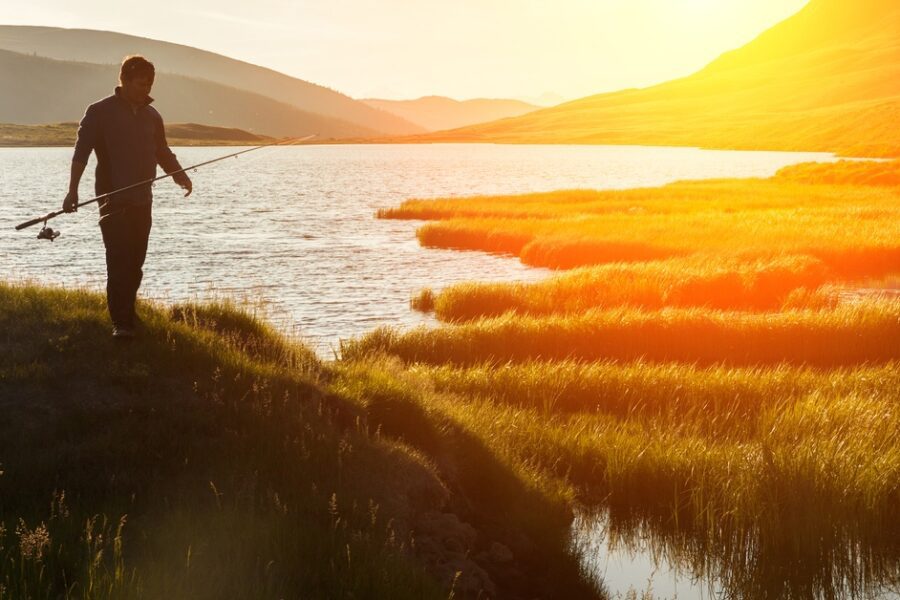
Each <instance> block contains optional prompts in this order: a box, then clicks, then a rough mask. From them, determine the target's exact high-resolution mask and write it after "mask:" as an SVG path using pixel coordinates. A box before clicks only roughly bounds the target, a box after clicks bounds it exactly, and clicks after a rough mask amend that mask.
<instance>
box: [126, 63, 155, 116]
mask: <svg viewBox="0 0 900 600" xmlns="http://www.w3.org/2000/svg"><path fill="white" fill-rule="evenodd" d="M154 77H156V69H155V68H154V67H153V63H152V62H150V61H149V60H147V59H146V58H144V57H143V56H126V57H125V59H124V60H123V61H122V68H121V69H120V70H119V83H121V84H122V95H123V96H124V97H125V99H126V100H127V101H128V102H130V103H131V104H135V105H140V104H146V103H147V96H149V95H150V88H152V87H153V79H154Z"/></svg>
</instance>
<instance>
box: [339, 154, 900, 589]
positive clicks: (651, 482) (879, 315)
mask: <svg viewBox="0 0 900 600" xmlns="http://www.w3.org/2000/svg"><path fill="white" fill-rule="evenodd" d="M898 165H900V161H894V162H888V163H871V162H869V163H861V162H841V163H837V164H834V165H815V164H809V165H798V166H794V167H789V168H787V169H784V170H782V171H781V172H779V173H778V174H777V175H776V176H775V177H773V178H770V179H767V180H761V179H754V180H720V181H709V182H679V183H675V184H672V185H668V186H664V187H660V188H652V189H640V190H625V191H601V192H593V191H584V190H574V191H559V192H551V193H544V194H529V195H519V196H500V197H473V198H451V199H438V200H435V201H425V200H409V201H406V202H404V203H403V204H402V205H401V206H399V207H397V208H394V209H389V210H385V211H381V213H380V214H379V216H380V217H382V218H403V219H426V220H429V221H431V222H429V223H427V224H425V225H423V226H422V227H421V228H420V229H419V232H418V236H419V239H420V242H421V243H422V244H423V245H425V246H438V247H447V248H457V249H464V250H473V249H477V250H486V251H491V252H500V253H506V254H509V255H513V256H518V257H519V258H520V259H521V260H522V262H524V263H526V264H532V265H540V266H549V267H552V268H556V269H559V270H560V271H561V272H560V273H558V274H556V275H555V276H552V277H550V278H548V279H546V280H544V281H541V282H537V283H527V284H525V283H502V284H499V283H491V282H484V283H479V282H472V283H465V284H460V285H454V286H450V287H447V288H443V289H442V290H441V291H439V292H435V291H433V290H432V289H426V290H423V291H422V292H421V293H420V294H419V295H418V296H416V297H414V298H413V300H412V304H413V306H414V307H415V308H418V309H419V310H424V311H433V312H434V313H435V314H436V316H437V317H438V318H439V319H441V320H442V321H445V322H446V323H447V324H446V325H443V326H440V327H434V328H428V327H419V328H417V329H413V330H407V331H399V330H396V329H392V328H381V329H378V330H375V331H373V332H370V333H369V334H367V335H365V336H362V337H361V338H358V339H355V340H350V341H347V342H345V343H344V344H343V346H342V349H341V350H342V357H343V361H344V364H347V365H361V364H368V365H369V367H368V368H369V369H373V370H377V371H379V372H381V373H384V374H385V375H383V376H385V377H387V376H391V377H394V378H395V379H396V380H397V381H400V382H404V383H402V385H404V386H405V387H407V388H408V389H414V390H416V394H417V395H418V398H419V400H418V402H419V403H420V404H421V405H423V406H425V407H427V409H428V410H430V411H435V412H440V413H442V414H443V415H445V416H446V417H448V418H450V419H452V420H453V421H455V422H456V423H458V424H459V425H460V426H462V427H464V428H466V429H467V430H468V431H470V432H472V434H473V435H474V436H476V437H477V438H479V439H481V440H484V443H485V444H486V445H487V446H489V447H490V448H492V449H493V450H494V452H495V453H496V455H497V456H498V457H499V459H500V460H501V461H503V462H504V463H506V464H508V465H509V468H510V469H513V470H515V471H516V472H521V473H525V474H528V477H530V478H531V480H532V481H534V482H536V485H538V486H541V487H544V488H546V489H554V488H559V489H560V490H562V492H563V493H564V494H565V495H567V496H568V497H570V498H571V499H572V501H573V502H576V503H578V504H579V505H580V506H581V507H582V508H581V516H580V517H579V522H580V523H585V522H588V523H589V522H602V523H603V525H604V528H605V529H606V531H607V534H608V535H609V536H610V538H611V539H613V540H619V541H621V542H622V543H625V544H631V545H633V546H635V547H639V546H640V547H644V546H647V545H648V544H649V546H650V551H651V552H652V553H653V554H654V555H655V556H656V557H657V558H658V557H665V558H666V559H667V560H669V561H670V562H671V563H672V564H674V565H677V566H679V567H680V568H681V569H683V570H685V571H687V572H689V573H690V574H691V575H693V576H696V577H701V578H707V579H708V578H715V579H717V580H718V582H720V583H721V585H722V586H723V587H724V588H725V590H726V593H727V594H728V595H730V596H733V597H745V598H810V597H864V596H866V594H871V593H872V591H873V590H875V589H877V588H878V587H879V586H883V585H891V584H892V582H896V581H898V580H900V569H898V566H897V565H898V564H900V546H898V544H897V542H896V540H897V539H900V530H898V529H897V524H898V523H900V518H898V512H897V507H898V506H900V503H898V501H900V483H898V482H900V411H898V407H900V402H898V401H900V395H898V390H900V381H898V377H900V369H898V365H900V347H898V345H897V342H896V340H897V339H900V299H897V298H895V294H893V293H892V289H891V288H892V287H895V285H896V277H897V276H898V274H900V246H898V244H897V242H896V240H897V239H900V236H898V234H900V230H898V229H897V227H898V223H900V219H898V218H897V217H898V216H900V189H898V188H897V182H898V181H900V180H898V179H897V169H898ZM356 368H358V367H356ZM594 514H596V517H592V516H591V515H594ZM592 519H593V521H592ZM651 595H652V594H651Z"/></svg>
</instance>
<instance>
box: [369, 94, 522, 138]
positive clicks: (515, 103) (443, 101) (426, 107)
mask: <svg viewBox="0 0 900 600" xmlns="http://www.w3.org/2000/svg"><path fill="white" fill-rule="evenodd" d="M363 102H365V103H366V104H368V105H369V106H372V107H374V108H378V109H380V110H384V111H387V112H390V113H393V114H395V115H397V116H399V117H402V118H404V119H406V120H407V121H410V122H411V123H415V124H416V125H421V126H422V127H424V128H425V129H427V130H429V131H438V130H440V129H454V128H457V127H465V126H466V125H474V124H476V123H484V122H487V121H494V120H496V119H504V118H506V117H518V116H519V115H524V114H525V113H529V112H532V111H535V110H538V109H539V108H540V107H539V106H535V105H534V104H528V103H527V102H521V101H519V100H503V99H492V98H476V99H474V100H462V101H460V100H454V99H453V98H446V97H443V96H425V97H423V98H419V99H417V100H380V99H377V98H366V99H364V100H363Z"/></svg>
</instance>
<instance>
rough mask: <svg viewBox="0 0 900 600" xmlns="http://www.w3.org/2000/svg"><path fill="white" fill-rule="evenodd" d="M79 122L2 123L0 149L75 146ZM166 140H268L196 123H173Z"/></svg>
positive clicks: (221, 143)
mask: <svg viewBox="0 0 900 600" xmlns="http://www.w3.org/2000/svg"><path fill="white" fill-rule="evenodd" d="M77 131H78V123H74V122H67V123H47V124H43V125H19V124H13V123H0V147H3V146H15V147H27V146H42V147H43V146H73V145H74V144H75V137H76V134H77ZM166 137H167V138H168V142H169V144H171V145H173V146H245V145H248V144H251V145H252V144H258V143H264V142H266V141H267V140H268V139H269V138H266V137H263V136H258V135H254V134H252V133H249V132H247V131H243V130H241V129H232V128H227V127H213V126H210V125H198V124H196V123H171V124H169V125H167V126H166Z"/></svg>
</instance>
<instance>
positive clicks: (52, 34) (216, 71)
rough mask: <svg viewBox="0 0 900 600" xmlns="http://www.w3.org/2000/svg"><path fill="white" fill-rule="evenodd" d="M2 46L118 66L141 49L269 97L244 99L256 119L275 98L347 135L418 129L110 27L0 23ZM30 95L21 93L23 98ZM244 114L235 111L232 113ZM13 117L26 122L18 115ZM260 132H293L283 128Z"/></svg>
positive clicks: (262, 73)
mask: <svg viewBox="0 0 900 600" xmlns="http://www.w3.org/2000/svg"><path fill="white" fill-rule="evenodd" d="M0 49H4V50H9V51H12V52H17V53H20V54H26V55H33V56H34V57H45V58H52V59H57V60H65V61H77V62H83V63H93V64H102V65H118V64H119V63H120V62H121V60H122V57H123V56H124V55H126V54H145V55H146V56H147V57H148V58H150V59H151V60H152V61H153V63H154V64H155V65H156V67H157V70H158V71H160V72H161V73H166V74H174V75H181V76H184V77H186V78H191V79H203V80H207V81H208V82H210V83H211V84H218V85H219V86H223V87H219V88H215V89H219V90H222V89H224V88H225V87H227V88H234V89H237V90H244V91H245V92H246V93H252V94H254V95H255V96H257V97H267V98H269V101H268V103H264V104H248V105H246V106H245V108H244V109H242V110H247V111H250V112H252V113H255V114H256V115H257V118H259V115H262V114H263V113H265V112H268V111H269V110H271V108H272V106H273V103H281V104H284V105H287V106H289V107H292V108H293V109H294V110H297V111H302V112H303V113H305V114H307V115H314V114H315V115H321V116H322V117H327V118H330V119H335V120H337V121H341V122H344V123H345V124H346V125H347V126H349V127H350V128H351V129H353V131H354V132H353V133H350V134H347V135H350V136H360V135H368V133H366V132H375V133H378V134H381V135H403V134H412V133H417V132H421V131H422V128H421V127H418V126H416V125H413V124H412V123H409V122H407V121H404V120H403V119H401V118H400V117H397V116H395V115H392V114H389V113H386V112H384V111H380V110H377V109H375V108H372V107H371V106H368V105H366V104H365V103H363V102H359V101H357V100H354V99H352V98H350V97H349V96H346V95H344V94H341V93H339V92H336V91H334V90H331V89H328V88H326V87H323V86H320V85H316V84H313V83H309V82H307V81H303V80H300V79H296V78H294V77H290V76H288V75H285V74H283V73H279V72H277V71H274V70H272V69H267V68H264V67H260V66H257V65H252V64H250V63H247V62H243V61H240V60H235V59H232V58H228V57H225V56H222V55H219V54H215V53H213V52H207V51H205V50H198V49H196V48H191V47H189V46H183V45H180V44H173V43H170V42H163V41H158V40H151V39H147V38H142V37H137V36H132V35H125V34H121V33H114V32H109V31H94V30H87V29H62V28H58V27H31V26H14V25H0ZM5 75H6V74H5V73H4V72H0V76H4V78H3V80H4V81H11V80H9V79H7V78H6V77H5ZM42 78H43V77H42ZM159 79H160V84H163V80H164V79H165V78H162V77H160V78H159ZM111 82H112V83H114V82H115V78H113V79H112V80H109V81H107V83H106V85H105V86H104V89H107V88H109V87H111V85H112V83H111ZM209 89H213V88H209ZM17 93H19V92H17ZM157 95H159V96H161V97H162V94H161V93H160V92H157ZM63 96H65V94H63ZM28 100H29V99H28V98H23V101H26V102H27V101H28ZM251 100H252V98H251V97H249V96H244V97H243V98H242V103H245V102H249V101H251ZM235 102H236V101H235ZM242 114H243V113H242V112H238V113H237V114H236V115H235V116H241V115H242ZM78 116H80V114H79V115H74V116H73V115H71V114H70V115H68V116H64V117H62V119H57V120H71V119H72V118H76V117H78ZM167 116H168V115H167ZM307 118H310V117H307ZM12 122H16V123H22V122H25V121H23V120H22V119H17V120H14V121H12ZM202 122H204V123H206V122H208V121H206V120H203V121H202ZM218 124H221V125H224V126H228V127H240V128H242V129H250V128H252V127H253V126H252V125H250V124H248V123H247V122H244V121H242V120H240V119H238V120H236V121H233V122H229V123H222V122H221V121H219V122H218ZM261 132H262V133H268V134H272V135H291V134H290V133H287V132H284V131H261Z"/></svg>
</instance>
